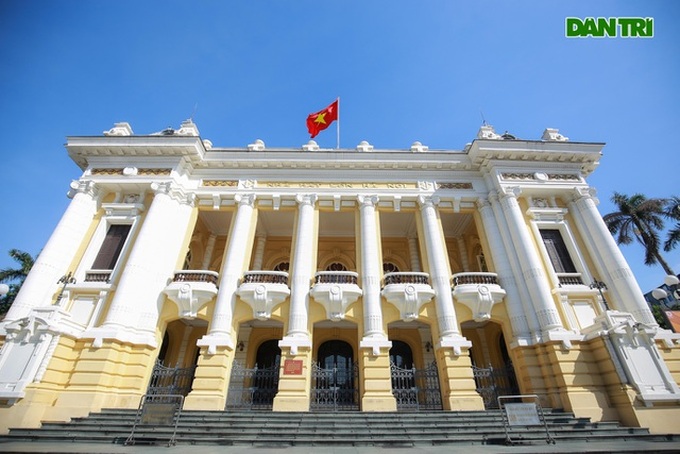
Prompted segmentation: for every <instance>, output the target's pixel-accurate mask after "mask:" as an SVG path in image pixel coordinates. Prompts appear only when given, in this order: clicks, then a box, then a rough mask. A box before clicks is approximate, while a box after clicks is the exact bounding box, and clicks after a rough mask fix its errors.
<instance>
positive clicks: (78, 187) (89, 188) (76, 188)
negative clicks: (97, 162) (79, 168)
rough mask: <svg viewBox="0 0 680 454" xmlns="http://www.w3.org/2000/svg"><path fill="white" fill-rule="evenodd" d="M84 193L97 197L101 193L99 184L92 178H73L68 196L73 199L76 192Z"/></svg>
mask: <svg viewBox="0 0 680 454" xmlns="http://www.w3.org/2000/svg"><path fill="white" fill-rule="evenodd" d="M79 193H83V194H86V195H89V196H90V197H92V198H93V199H96V198H97V197H98V196H99V195H100V190H99V188H98V187H97V184H96V183H95V182H94V181H92V180H73V181H72V182H71V184H70V185H69V190H68V193H67V195H68V198H69V199H72V198H73V197H75V196H76V194H79Z"/></svg>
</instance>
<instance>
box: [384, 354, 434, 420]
mask: <svg viewBox="0 0 680 454" xmlns="http://www.w3.org/2000/svg"><path fill="white" fill-rule="evenodd" d="M391 372H392V394H393V395H394V398H395V399H396V400H397V410H399V411H408V410H411V411H419V410H441V409H442V396H441V391H440V389H439V373H438V372H437V364H436V363H434V362H433V363H432V364H430V365H429V366H427V367H426V368H425V369H416V368H415V367H413V368H411V369H402V368H401V367H398V366H397V365H395V364H394V363H392V365H391Z"/></svg>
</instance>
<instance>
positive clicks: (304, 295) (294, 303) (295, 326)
mask: <svg viewBox="0 0 680 454" xmlns="http://www.w3.org/2000/svg"><path fill="white" fill-rule="evenodd" d="M316 200H317V196H316V194H298V195H297V197H296V201H297V203H298V216H297V225H296V229H295V230H296V235H295V247H294V249H293V253H292V257H291V258H292V264H291V267H292V268H291V275H290V283H291V286H290V316H289V319H288V332H287V333H286V336H285V337H284V338H283V339H282V340H281V341H280V342H279V346H281V347H289V348H290V352H291V354H292V355H296V354H297V351H298V348H300V347H306V348H311V347H312V341H311V339H310V338H309V330H308V327H307V324H308V310H309V290H310V285H311V282H312V277H313V274H314V269H313V266H314V256H313V254H314V251H315V250H316V248H315V246H316V242H317V235H316V229H315V225H314V224H315V210H316V208H315V204H316Z"/></svg>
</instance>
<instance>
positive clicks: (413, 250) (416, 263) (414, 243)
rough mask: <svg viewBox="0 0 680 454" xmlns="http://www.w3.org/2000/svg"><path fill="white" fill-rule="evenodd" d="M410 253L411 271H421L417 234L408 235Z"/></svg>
mask: <svg viewBox="0 0 680 454" xmlns="http://www.w3.org/2000/svg"><path fill="white" fill-rule="evenodd" d="M408 255H409V259H410V260H411V271H414V272H416V273H419V272H421V271H422V268H421V267H420V257H419V255H418V238H416V237H415V236H410V237H408Z"/></svg>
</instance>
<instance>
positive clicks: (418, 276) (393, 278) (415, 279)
mask: <svg viewBox="0 0 680 454" xmlns="http://www.w3.org/2000/svg"><path fill="white" fill-rule="evenodd" d="M384 282H385V285H391V284H426V285H427V284H429V283H430V276H429V275H428V274H427V273H416V272H411V273H408V272H399V273H386V274H385V279H384Z"/></svg>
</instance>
